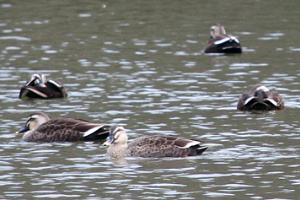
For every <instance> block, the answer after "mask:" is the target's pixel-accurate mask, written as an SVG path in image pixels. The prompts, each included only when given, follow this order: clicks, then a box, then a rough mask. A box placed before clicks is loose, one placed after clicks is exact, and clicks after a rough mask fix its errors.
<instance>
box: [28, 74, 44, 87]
mask: <svg viewBox="0 0 300 200" xmlns="http://www.w3.org/2000/svg"><path fill="white" fill-rule="evenodd" d="M46 81H47V80H46V75H45V74H33V75H32V76H31V78H30V81H28V82H27V84H26V86H29V85H39V86H45V83H46Z"/></svg>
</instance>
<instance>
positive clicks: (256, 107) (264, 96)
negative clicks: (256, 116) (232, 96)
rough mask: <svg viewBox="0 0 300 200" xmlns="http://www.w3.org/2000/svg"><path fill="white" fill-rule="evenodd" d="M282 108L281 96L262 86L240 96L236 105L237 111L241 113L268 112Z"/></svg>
mask: <svg viewBox="0 0 300 200" xmlns="http://www.w3.org/2000/svg"><path fill="white" fill-rule="evenodd" d="M283 108H284V101H283V98H282V96H281V95H279V93H278V92H277V91H275V90H270V89H268V88H267V87H266V86H263V85H257V86H255V87H254V88H252V89H251V90H250V91H249V92H247V93H244V94H242V95H241V96H240V98H239V101H238V104H237V109H238V110H241V111H269V110H281V109H283Z"/></svg>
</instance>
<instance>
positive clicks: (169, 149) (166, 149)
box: [104, 126, 207, 159]
mask: <svg viewBox="0 0 300 200" xmlns="http://www.w3.org/2000/svg"><path fill="white" fill-rule="evenodd" d="M127 139H128V138H127V134H126V131H125V129H124V128H123V127H121V126H116V127H112V128H111V131H110V133H109V136H108V137H107V141H106V142H105V143H104V145H106V146H109V147H108V149H107V154H108V155H109V156H110V157H111V158H112V159H122V158H124V157H126V156H133V157H156V158H160V157H186V156H196V155H201V154H202V153H203V152H204V151H205V150H206V149H207V147H206V146H203V145H202V142H200V141H198V140H191V139H185V138H180V137H174V136H161V135H153V136H143V137H139V138H137V139H135V140H133V141H132V142H131V143H129V144H127Z"/></svg>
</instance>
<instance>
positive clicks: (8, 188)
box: [0, 0, 300, 199]
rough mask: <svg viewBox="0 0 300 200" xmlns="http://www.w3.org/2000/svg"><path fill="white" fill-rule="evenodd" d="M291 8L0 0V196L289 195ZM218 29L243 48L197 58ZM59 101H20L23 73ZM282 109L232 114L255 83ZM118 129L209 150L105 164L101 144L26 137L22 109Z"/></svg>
mask: <svg viewBox="0 0 300 200" xmlns="http://www.w3.org/2000/svg"><path fill="white" fill-rule="evenodd" d="M299 6H300V2H299V1H296V0H290V1H271V0H258V1H241V0H238V1H231V0H228V1H216V0H212V1H207V2H204V1H185V2H183V1H169V0H167V1H156V0H154V1H136V0H133V1H125V0H117V1H93V0H86V1H79V0H78V1H71V0H61V1H46V0H41V1H33V0H26V1H17V0H14V1H11V0H4V1H0V88H1V90H0V106H1V109H0V119H1V124H0V129H1V133H0V139H1V141H0V191H1V193H0V199H47V198H59V199H299V196H300V189H299V188H300V157H299V154H300V148H299V143H300V123H299V111H300V100H299V95H300V78H299V77H300V68H299V65H300V43H299V32H300V27H299V26H298V24H299V18H300V12H299V9H298V8H299ZM218 22H221V23H223V24H224V25H225V27H227V30H228V32H231V33H233V34H234V35H236V36H238V37H239V39H240V40H241V42H242V45H243V51H244V53H243V54H242V55H236V56H224V55H211V56H209V55H205V54H203V53H202V50H203V48H204V47H205V45H206V43H207V39H208V31H209V27H210V26H211V25H212V24H215V23H218ZM36 72H38V73H45V74H48V76H50V77H51V78H53V79H55V80H58V81H61V82H63V83H64V85H65V87H66V88H67V89H68V92H69V97H68V98H66V99H63V100H61V99H60V100H45V101H41V100H34V101H22V100H19V99H18V92H19V89H20V87H21V85H22V84H24V83H25V82H26V80H28V78H29V77H30V75H31V74H32V73H36ZM258 83H261V84H265V85H266V86H268V87H271V88H276V89H277V90H278V91H279V92H280V93H281V94H282V95H283V96H284V98H285V105H286V109H284V110H283V111H278V112H269V113H263V114H251V113H244V112H239V111H237V110H236V103H237V99H238V97H239V95H240V94H241V93H242V92H243V91H245V90H247V89H248V88H249V86H251V85H253V84H258ZM34 111H45V112H47V113H49V114H50V115H51V116H52V117H58V116H71V117H75V118H83V119H86V120H89V121H93V122H99V123H101V122H106V123H111V124H118V125H123V126H125V127H126V128H127V130H128V134H129V137H130V138H135V137H138V136H141V135H151V134H163V135H176V136H184V137H190V138H197V139H201V140H204V141H205V142H207V143H212V144H214V145H213V146H212V147H211V148H209V149H208V150H207V151H206V152H204V154H203V155H202V156H199V157H191V158H178V159H170V158H166V159H139V158H131V159H129V160H128V161H127V162H128V163H127V164H119V163H112V162H111V161H110V160H109V159H107V158H106V156H105V152H106V150H105V148H104V147H102V146H101V144H98V143H91V142H87V143H51V144H39V143H27V142H24V141H22V139H21V137H20V136H19V135H16V134H15V132H16V131H17V130H18V129H19V128H20V127H21V126H22V125H23V124H24V122H25V120H26V117H27V116H28V114H29V113H31V112H34Z"/></svg>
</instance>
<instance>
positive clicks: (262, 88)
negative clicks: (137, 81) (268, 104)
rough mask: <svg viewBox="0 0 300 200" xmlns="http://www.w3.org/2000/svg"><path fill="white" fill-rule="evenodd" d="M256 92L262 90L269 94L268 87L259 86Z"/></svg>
mask: <svg viewBox="0 0 300 200" xmlns="http://www.w3.org/2000/svg"><path fill="white" fill-rule="evenodd" d="M255 90H256V91H258V90H262V91H264V92H269V91H270V90H269V88H267V87H266V86H264V85H262V86H259V87H258V88H256V89H255Z"/></svg>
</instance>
